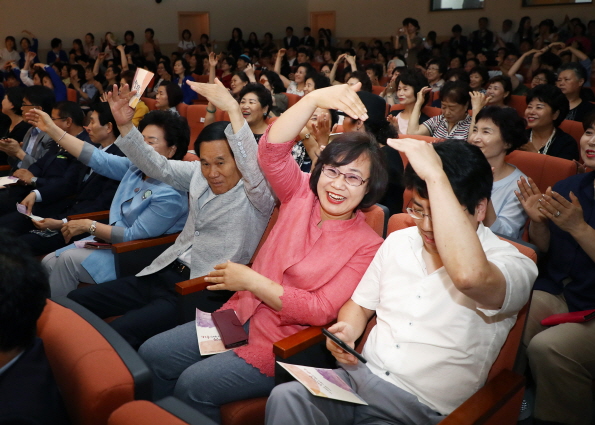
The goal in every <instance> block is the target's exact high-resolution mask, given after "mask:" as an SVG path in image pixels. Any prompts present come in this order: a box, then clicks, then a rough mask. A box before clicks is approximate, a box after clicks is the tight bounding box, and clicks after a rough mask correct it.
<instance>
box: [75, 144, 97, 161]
mask: <svg viewBox="0 0 595 425" xmlns="http://www.w3.org/2000/svg"><path fill="white" fill-rule="evenodd" d="M95 149H96V148H95V147H94V146H93V145H91V144H90V143H83V150H82V151H81V154H80V155H79V157H78V160H79V161H80V162H82V163H83V164H85V165H89V162H91V157H92V156H93V152H95Z"/></svg>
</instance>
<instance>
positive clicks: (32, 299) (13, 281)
mask: <svg viewBox="0 0 595 425" xmlns="http://www.w3.org/2000/svg"><path fill="white" fill-rule="evenodd" d="M49 296H50V288H49V284H48V279H47V276H46V274H45V270H44V268H43V266H42V265H41V263H40V262H39V261H37V260H36V259H35V258H34V257H33V255H31V253H30V252H29V249H28V247H27V245H26V244H25V243H23V242H21V240H20V239H19V238H18V237H16V236H15V235H13V234H12V233H10V232H8V231H7V230H5V229H0V323H1V324H2V325H1V326H0V352H8V351H12V350H15V349H20V350H23V349H26V348H27V347H28V346H29V345H30V344H31V343H32V342H33V340H34V339H35V335H36V331H37V319H39V316H40V315H41V313H42V311H43V308H44V307H45V303H46V298H47V297H49Z"/></svg>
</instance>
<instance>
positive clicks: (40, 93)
mask: <svg viewBox="0 0 595 425" xmlns="http://www.w3.org/2000/svg"><path fill="white" fill-rule="evenodd" d="M23 97H25V98H27V100H28V101H29V102H30V103H31V104H32V105H35V106H41V109H42V110H43V112H45V113H46V114H48V115H49V114H51V113H52V108H53V107H54V103H55V102H56V96H54V91H53V90H52V89H49V88H47V87H44V86H30V87H27V88H26V89H25V95H24V96H23Z"/></svg>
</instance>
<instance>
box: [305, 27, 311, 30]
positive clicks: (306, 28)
mask: <svg viewBox="0 0 595 425" xmlns="http://www.w3.org/2000/svg"><path fill="white" fill-rule="evenodd" d="M304 31H312V29H310V27H304Z"/></svg>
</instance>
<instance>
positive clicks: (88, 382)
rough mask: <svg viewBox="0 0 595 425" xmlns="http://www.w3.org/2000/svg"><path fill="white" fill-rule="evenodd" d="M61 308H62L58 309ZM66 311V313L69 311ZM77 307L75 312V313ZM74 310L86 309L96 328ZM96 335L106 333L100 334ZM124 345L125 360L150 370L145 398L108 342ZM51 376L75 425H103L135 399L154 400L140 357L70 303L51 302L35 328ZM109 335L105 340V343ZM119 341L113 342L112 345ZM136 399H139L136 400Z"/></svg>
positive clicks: (110, 329) (123, 362)
mask: <svg viewBox="0 0 595 425" xmlns="http://www.w3.org/2000/svg"><path fill="white" fill-rule="evenodd" d="M58 302H60V303H61V304H64V305H61V304H58ZM66 306H68V308H67V307H66ZM73 306H74V307H73ZM71 308H78V309H82V310H83V311H84V312H85V314H87V315H90V316H92V318H93V320H95V321H97V323H94V324H92V323H91V322H90V321H89V320H90V319H89V320H86V319H85V318H83V317H82V316H81V315H79V313H77V312H75V311H73V310H72V309H71ZM98 329H103V331H102V332H104V334H103V335H102V333H101V332H100V331H99V330H98ZM110 332H111V333H112V335H111V338H112V342H113V341H117V342H118V343H119V344H123V347H120V348H124V349H125V350H126V355H133V356H136V359H137V360H138V361H140V362H141V363H142V365H143V367H144V369H146V380H147V382H148V387H146V386H145V387H146V388H145V389H146V391H145V392H144V394H143V396H142V397H139V394H138V388H135V380H134V378H133V374H132V373H131V371H130V369H129V367H128V366H127V365H126V363H125V361H124V360H123V357H121V355H122V351H121V352H120V353H119V352H118V351H116V349H115V348H114V346H112V344H111V343H110V342H108V339H107V337H108V334H109V333H110ZM37 334H38V336H39V337H40V338H41V339H42V340H43V342H44V346H45V352H46V355H47V358H48V360H49V363H50V366H51V368H52V372H53V374H54V377H55V379H56V382H57V383H58V387H59V388H60V392H61V393H62V396H63V398H64V402H65V404H66V408H67V410H68V414H69V416H70V418H71V420H72V423H75V424H86V425H104V424H105V423H106V422H107V419H108V417H109V415H110V414H111V413H112V412H113V411H114V410H116V409H117V408H118V407H120V406H121V405H123V404H125V403H128V402H130V401H132V400H134V399H135V398H149V397H151V379H152V378H151V375H150V371H149V369H148V368H147V367H146V365H145V364H144V362H142V360H140V357H138V355H137V354H136V352H135V351H134V350H133V349H132V347H130V346H129V345H128V344H127V343H126V342H125V341H124V340H123V338H122V337H120V336H119V335H118V334H117V333H116V332H115V331H114V330H113V329H112V328H111V327H110V326H109V325H108V324H107V323H105V322H103V321H102V320H101V319H99V318H98V317H97V316H94V315H93V314H92V313H90V312H89V311H88V310H86V309H84V308H83V307H81V306H79V305H78V304H76V303H75V302H74V301H71V300H68V299H65V298H63V299H59V300H57V302H54V301H51V300H48V302H47V305H46V306H45V309H44V311H43V313H42V315H41V317H40V318H39V320H38V322H37ZM104 335H106V337H104ZM114 335H115V340H114ZM135 393H136V394H135Z"/></svg>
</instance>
